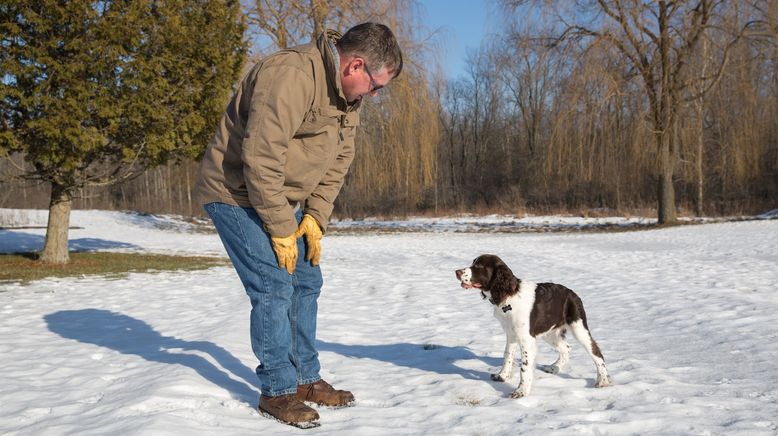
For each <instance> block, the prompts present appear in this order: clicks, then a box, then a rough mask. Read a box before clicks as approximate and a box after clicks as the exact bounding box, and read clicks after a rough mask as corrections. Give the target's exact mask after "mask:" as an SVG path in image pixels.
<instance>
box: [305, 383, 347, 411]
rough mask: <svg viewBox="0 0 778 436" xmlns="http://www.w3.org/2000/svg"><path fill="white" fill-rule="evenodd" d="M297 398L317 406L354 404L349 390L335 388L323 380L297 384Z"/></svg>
mask: <svg viewBox="0 0 778 436" xmlns="http://www.w3.org/2000/svg"><path fill="white" fill-rule="evenodd" d="M297 398H298V399H299V400H300V401H307V402H311V403H316V404H318V405H319V406H328V407H349V406H353V405H354V395H352V394H351V392H349V391H339V390H336V389H335V388H333V387H332V386H331V385H330V384H329V383H327V382H326V381H324V380H319V381H317V382H314V383H309V384H306V385H297Z"/></svg>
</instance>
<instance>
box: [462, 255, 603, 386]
mask: <svg viewBox="0 0 778 436" xmlns="http://www.w3.org/2000/svg"><path fill="white" fill-rule="evenodd" d="M456 276H457V279H459V281H460V283H461V285H462V287H463V288H465V289H470V288H475V289H479V290H480V291H481V295H482V296H483V297H484V298H488V299H489V301H490V302H491V303H492V304H493V305H494V316H495V318H497V319H498V320H499V321H500V324H501V325H502V328H503V330H504V331H505V337H506V341H505V355H504V360H503V364H502V369H501V370H500V372H499V373H498V374H492V380H495V381H508V380H509V379H510V377H511V372H512V371H513V362H514V360H515V358H516V351H517V348H519V347H521V380H520V382H519V386H518V387H517V388H516V390H514V391H513V392H512V393H511V397H512V398H521V397H526V396H527V395H529V393H530V390H531V389H532V376H533V370H534V367H535V356H536V355H537V342H536V338H537V337H542V338H543V339H545V340H546V342H548V343H549V344H551V345H552V346H553V347H554V348H556V350H557V352H559V358H558V359H557V360H556V362H554V363H552V364H551V365H539V368H540V369H541V370H543V371H545V372H547V373H550V374H557V373H558V372H559V371H560V370H561V369H562V368H563V367H564V366H565V365H566V364H567V362H568V360H569V358H570V346H569V345H568V344H567V341H566V340H565V335H566V334H567V332H568V331H569V332H571V333H572V334H573V336H575V338H576V339H577V340H578V342H580V343H581V345H583V347H584V348H585V349H586V351H587V352H588V353H589V355H590V356H591V357H592V360H594V364H595V366H596V367H597V382H596V383H595V387H598V388H601V387H605V386H608V385H610V379H609V377H608V370H607V369H606V368H605V359H603V357H602V352H600V347H599V346H597V342H595V341H594V339H592V335H591V333H589V326H588V325H587V323H586V312H584V307H583V303H582V302H581V299H580V298H579V297H578V295H576V294H575V292H573V291H572V290H570V289H568V288H566V287H564V286H562V285H558V284H555V283H532V282H529V281H522V280H519V279H518V278H516V277H515V276H514V275H513V272H512V271H511V269H510V268H508V265H506V264H505V262H503V261H502V259H500V258H499V257H497V256H494V255H491V254H484V255H481V256H478V257H477V258H476V259H475V260H474V261H473V264H472V265H470V266H469V267H467V268H463V269H459V270H456Z"/></svg>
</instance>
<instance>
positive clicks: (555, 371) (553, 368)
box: [538, 365, 559, 374]
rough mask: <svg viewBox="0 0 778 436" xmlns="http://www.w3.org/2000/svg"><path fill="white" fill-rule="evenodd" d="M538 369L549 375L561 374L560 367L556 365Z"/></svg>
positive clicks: (542, 366)
mask: <svg viewBox="0 0 778 436" xmlns="http://www.w3.org/2000/svg"><path fill="white" fill-rule="evenodd" d="M538 369H540V370H541V371H543V372H547V373H549V374H559V367H558V366H556V365H538Z"/></svg>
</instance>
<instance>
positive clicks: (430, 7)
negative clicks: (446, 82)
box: [419, 0, 497, 79]
mask: <svg viewBox="0 0 778 436" xmlns="http://www.w3.org/2000/svg"><path fill="white" fill-rule="evenodd" d="M419 3H420V5H421V9H422V10H421V11H420V12H421V17H420V18H421V22H422V23H423V24H424V25H425V26H426V27H427V28H428V29H430V30H435V29H439V31H440V37H439V38H438V41H439V42H440V44H441V46H442V47H441V50H443V56H442V60H443V67H444V68H445V70H446V73H447V76H448V78H449V79H454V78H456V77H458V76H460V75H462V74H465V71H466V70H465V59H466V56H467V51H468V49H470V50H476V49H478V47H479V45H480V44H481V40H482V39H483V37H484V35H485V34H486V33H488V30H487V29H489V28H490V27H491V26H494V25H495V24H496V21H497V20H495V19H494V17H493V14H494V8H495V7H494V4H493V2H491V1H489V0H420V1H419Z"/></svg>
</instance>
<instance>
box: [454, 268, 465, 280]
mask: <svg viewBox="0 0 778 436" xmlns="http://www.w3.org/2000/svg"><path fill="white" fill-rule="evenodd" d="M462 272H463V271H462V270H461V269H458V270H456V271H454V273H456V275H457V278H461V277H462Z"/></svg>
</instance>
